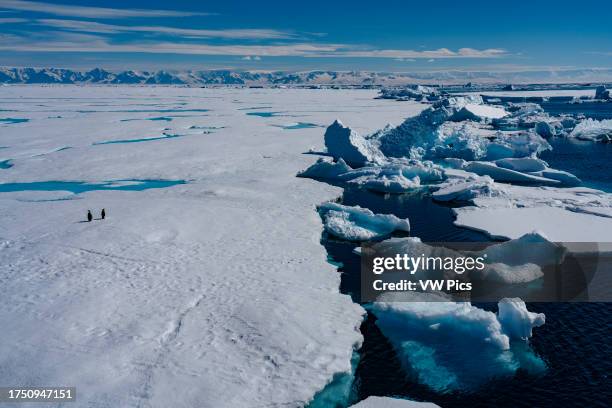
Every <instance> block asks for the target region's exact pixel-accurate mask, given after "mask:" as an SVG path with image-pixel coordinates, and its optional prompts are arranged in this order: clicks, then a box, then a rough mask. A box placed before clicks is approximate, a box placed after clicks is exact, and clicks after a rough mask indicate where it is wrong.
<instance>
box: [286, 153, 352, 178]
mask: <svg viewBox="0 0 612 408" xmlns="http://www.w3.org/2000/svg"><path fill="white" fill-rule="evenodd" d="M351 170H352V168H351V167H350V166H349V165H348V164H346V163H345V162H344V160H343V159H342V158H340V159H338V161H337V162H333V161H331V160H329V159H325V158H323V157H320V158H319V159H318V160H317V161H316V162H315V163H314V164H313V165H312V166H310V167H308V168H307V169H306V170H302V171H301V172H299V173H298V174H297V175H298V177H308V178H315V179H316V178H319V179H331V180H335V179H337V178H338V176H340V175H341V174H344V173H348V172H349V171H351Z"/></svg>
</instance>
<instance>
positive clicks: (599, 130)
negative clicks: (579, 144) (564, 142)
mask: <svg viewBox="0 0 612 408" xmlns="http://www.w3.org/2000/svg"><path fill="white" fill-rule="evenodd" d="M568 137H570V138H576V139H579V140H588V141H593V142H612V119H608V120H601V121H599V120H594V119H585V120H583V121H582V122H580V123H579V124H578V125H576V127H575V128H574V130H572V132H571V133H570V134H569V136H568Z"/></svg>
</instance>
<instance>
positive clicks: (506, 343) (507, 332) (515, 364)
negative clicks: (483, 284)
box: [367, 293, 545, 392]
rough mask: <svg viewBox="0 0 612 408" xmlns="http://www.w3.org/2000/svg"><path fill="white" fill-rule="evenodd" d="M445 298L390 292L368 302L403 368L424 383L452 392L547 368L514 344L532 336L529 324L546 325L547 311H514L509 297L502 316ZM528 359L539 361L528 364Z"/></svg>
mask: <svg viewBox="0 0 612 408" xmlns="http://www.w3.org/2000/svg"><path fill="white" fill-rule="evenodd" d="M444 300H445V299H444V298H443V297H441V296H439V295H435V294H424V293H402V294H385V295H383V296H381V297H380V298H379V301H377V302H374V303H372V304H370V305H368V306H367V308H368V309H369V310H370V311H371V312H372V313H373V314H374V315H375V316H376V318H377V320H376V325H377V326H378V327H379V328H380V330H381V331H382V333H383V334H384V335H385V337H387V339H388V340H389V341H390V342H391V344H392V345H393V347H394V349H395V350H396V352H397V355H398V357H399V359H400V363H401V364H402V367H403V368H404V370H405V371H406V372H407V373H408V374H411V375H413V376H414V377H416V379H417V380H418V381H419V382H420V383H422V384H424V385H427V386H428V387H429V388H431V389H433V390H434V391H437V392H449V391H453V390H459V389H461V390H464V389H474V388H476V387H478V386H480V385H482V384H483V383H485V382H486V381H488V380H489V379H491V378H492V377H498V376H504V375H513V374H514V373H515V372H516V370H518V369H519V368H524V369H526V370H528V371H539V370H543V369H544V367H545V366H544V363H543V362H542V361H540V360H538V358H537V357H536V356H535V355H533V353H532V352H531V351H530V350H529V348H528V347H521V346H517V347H513V346H512V344H513V342H511V340H512V341H515V340H518V341H524V340H526V339H527V338H528V337H529V336H531V331H530V330H529V332H528V330H527V329H526V328H527V327H531V328H532V327H537V326H540V325H542V324H543V323H544V315H537V316H535V317H534V316H533V314H530V313H529V312H528V311H527V309H526V308H524V309H523V307H524V303H523V304H522V305H521V304H520V303H518V302H517V303H516V304H517V305H518V306H516V307H517V309H520V310H521V311H524V312H526V313H517V312H514V310H512V306H513V304H512V303H510V305H508V304H507V303H508V301H506V300H502V301H500V302H499V306H498V307H499V309H500V311H501V313H500V315H499V316H498V315H496V314H495V313H493V312H490V311H486V310H483V309H480V308H478V307H476V306H473V305H471V304H470V303H469V302H447V301H444ZM513 312H514V313H513ZM526 355H527V357H528V358H525V357H526ZM527 360H529V361H532V362H533V361H536V362H537V363H536V364H530V365H526V366H524V365H523V362H524V361H527ZM474 361H478V362H479V364H474Z"/></svg>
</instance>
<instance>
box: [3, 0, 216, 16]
mask: <svg viewBox="0 0 612 408" xmlns="http://www.w3.org/2000/svg"><path fill="white" fill-rule="evenodd" d="M0 9H7V10H16V11H30V12H38V13H45V14H53V15H58V16H70V17H82V18H129V17H188V16H196V15H197V16H202V15H211V13H200V12H190V11H174V10H140V9H118V8H107V7H89V6H75V5H68V4H51V3H43V2H38V1H23V0H0Z"/></svg>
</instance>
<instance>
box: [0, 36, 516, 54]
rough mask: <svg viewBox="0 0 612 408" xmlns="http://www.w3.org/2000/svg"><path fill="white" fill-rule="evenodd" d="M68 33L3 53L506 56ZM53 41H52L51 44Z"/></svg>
mask: <svg viewBox="0 0 612 408" xmlns="http://www.w3.org/2000/svg"><path fill="white" fill-rule="evenodd" d="M69 34H70V33H67V32H41V33H38V34H36V35H35V36H27V37H20V36H12V38H11V39H9V40H7V39H6V37H5V38H4V39H3V38H0V50H5V51H29V52H114V53H128V52H129V53H136V52H138V53H148V54H187V55H219V56H223V55H227V56H245V55H247V56H251V57H256V56H257V57H338V58H343V57H344V58H346V57H361V58H393V59H397V58H404V59H419V58H421V59H423V58H425V59H432V58H436V59H438V58H496V57H503V56H505V55H507V54H506V52H505V51H504V50H501V49H486V50H476V49H472V48H461V49H459V50H457V51H452V50H450V49H447V48H441V49H438V50H432V51H427V50H424V51H414V50H385V49H382V50H375V49H374V50H363V49H355V46H352V45H347V44H329V43H311V42H292V43H287V44H258V45H253V44H231V45H226V44H223V45H219V44H202V43H187V42H176V41H139V42H134V43H111V42H109V40H108V39H107V38H106V37H104V36H101V35H93V34H79V33H73V35H69ZM49 38H51V39H52V40H51V41H50V40H49Z"/></svg>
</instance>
